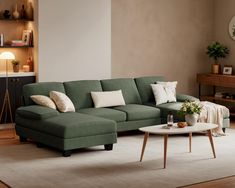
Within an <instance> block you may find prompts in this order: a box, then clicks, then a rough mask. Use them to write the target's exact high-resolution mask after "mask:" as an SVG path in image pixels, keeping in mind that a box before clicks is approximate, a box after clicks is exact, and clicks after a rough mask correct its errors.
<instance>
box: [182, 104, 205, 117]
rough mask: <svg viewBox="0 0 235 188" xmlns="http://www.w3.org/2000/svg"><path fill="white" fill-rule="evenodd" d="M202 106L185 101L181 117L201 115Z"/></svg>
mask: <svg viewBox="0 0 235 188" xmlns="http://www.w3.org/2000/svg"><path fill="white" fill-rule="evenodd" d="M201 111H202V106H201V105H200V104H199V103H198V102H196V101H185V102H184V103H183V104H182V106H181V108H180V111H179V114H180V115H187V114H200V113H201Z"/></svg>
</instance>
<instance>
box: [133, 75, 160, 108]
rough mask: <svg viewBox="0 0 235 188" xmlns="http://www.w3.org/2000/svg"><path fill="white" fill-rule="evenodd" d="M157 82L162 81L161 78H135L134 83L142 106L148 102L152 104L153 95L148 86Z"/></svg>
mask: <svg viewBox="0 0 235 188" xmlns="http://www.w3.org/2000/svg"><path fill="white" fill-rule="evenodd" d="M157 81H164V77H162V76H149V77H140V78H135V83H136V86H137V88H138V91H139V94H140V97H141V100H142V103H143V104H146V103H148V102H154V101H155V99H154V95H153V91H152V88H151V85H150V84H154V83H155V82H157Z"/></svg>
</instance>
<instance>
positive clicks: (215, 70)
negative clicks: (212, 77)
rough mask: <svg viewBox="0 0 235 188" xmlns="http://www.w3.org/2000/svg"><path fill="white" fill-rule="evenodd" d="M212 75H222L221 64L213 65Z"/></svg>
mask: <svg viewBox="0 0 235 188" xmlns="http://www.w3.org/2000/svg"><path fill="white" fill-rule="evenodd" d="M211 71H212V74H219V73H220V65H219V64H216V63H215V64H213V65H212V67H211Z"/></svg>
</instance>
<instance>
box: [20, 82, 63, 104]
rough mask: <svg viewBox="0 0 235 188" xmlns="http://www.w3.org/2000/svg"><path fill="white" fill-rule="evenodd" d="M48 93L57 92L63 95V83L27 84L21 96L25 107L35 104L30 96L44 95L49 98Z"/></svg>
mask: <svg viewBox="0 0 235 188" xmlns="http://www.w3.org/2000/svg"><path fill="white" fill-rule="evenodd" d="M50 91H59V92H62V93H65V91H64V86H63V83H61V82H41V83H33V84H27V85H25V86H24V87H23V96H24V103H25V105H33V104H35V103H34V102H33V101H32V99H31V98H30V96H32V95H45V96H49V93H50Z"/></svg>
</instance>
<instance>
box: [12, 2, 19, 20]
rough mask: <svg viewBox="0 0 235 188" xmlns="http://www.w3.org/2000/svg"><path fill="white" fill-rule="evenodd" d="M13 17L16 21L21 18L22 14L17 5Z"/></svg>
mask: <svg viewBox="0 0 235 188" xmlns="http://www.w3.org/2000/svg"><path fill="white" fill-rule="evenodd" d="M12 16H13V18H14V19H16V20H17V19H19V18H20V13H19V11H18V6H17V4H16V6H15V10H14V12H13V13H12Z"/></svg>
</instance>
